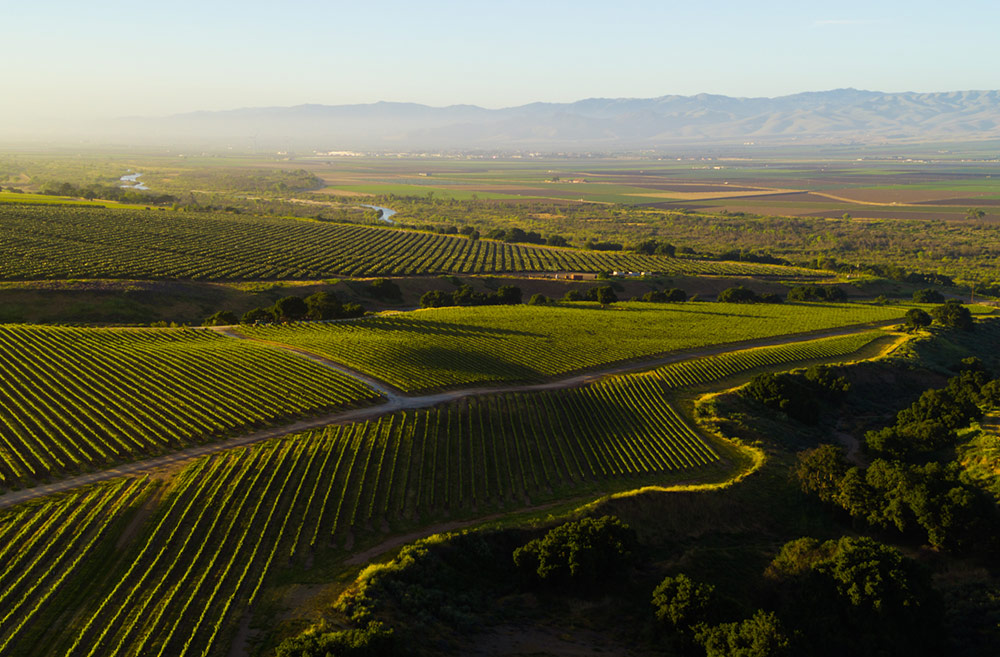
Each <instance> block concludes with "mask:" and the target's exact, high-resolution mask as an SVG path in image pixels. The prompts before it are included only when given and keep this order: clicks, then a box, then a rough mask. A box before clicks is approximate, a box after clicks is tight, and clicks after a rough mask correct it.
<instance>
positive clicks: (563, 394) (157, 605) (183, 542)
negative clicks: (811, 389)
mask: <svg viewBox="0 0 1000 657" xmlns="http://www.w3.org/2000/svg"><path fill="white" fill-rule="evenodd" d="M877 335H878V332H869V333H863V334H861V335H852V336H844V337H838V338H828V339H819V340H813V341H809V342H806V343H802V344H796V345H787V346H783V347H775V348H767V349H751V350H744V351H741V352H736V353H733V354H728V355H726V356H715V357H706V358H703V359H698V360H696V361H691V362H690V363H685V364H686V365H688V366H689V367H688V368H687V369H685V370H684V372H685V374H684V377H683V378H684V380H683V381H681V380H680V378H679V377H678V376H676V375H669V374H668V372H678V371H680V370H678V367H679V365H672V366H667V367H664V368H660V369H658V370H654V371H651V372H648V373H643V374H636V375H627V376H619V377H613V378H609V379H604V380H601V381H599V382H596V383H594V384H591V385H588V386H585V387H582V388H574V389H567V390H558V391H548V392H539V393H507V394H503V395H496V396H489V397H473V398H470V399H467V400H461V401H457V402H452V403H450V404H446V405H442V406H437V407H434V408H431V409H427V410H418V411H403V412H397V413H393V414H387V415H384V416H382V417H380V418H378V419H376V420H372V421H368V422H363V423H355V424H350V425H344V426H333V427H329V428H327V429H325V430H323V431H317V432H311V433H307V434H300V435H297V436H292V437H288V438H284V439H278V440H271V441H268V442H264V443H260V444H257V445H255V446H252V447H246V448H239V449H234V450H228V451H225V452H220V453H217V454H214V455H212V456H208V457H203V458H201V459H199V460H197V461H195V462H193V463H192V464H190V465H189V466H187V467H186V468H185V469H183V470H182V471H180V472H179V473H177V474H176V475H174V476H173V478H172V479H171V480H170V483H167V484H160V485H161V486H163V488H160V489H157V488H156V486H154V485H153V484H152V483H150V482H149V481H148V480H147V479H145V478H137V479H129V480H118V481H114V482H108V483H105V484H100V485H97V486H93V487H91V488H88V489H83V490H79V491H76V492H73V493H70V494H68V495H65V496H62V497H53V498H48V499H46V500H44V501H41V502H40V503H36V504H34V505H30V506H27V505H24V506H20V507H15V508H12V509H10V510H7V511H5V512H3V513H2V514H0V539H3V540H2V541H0V543H2V545H0V600H2V601H3V602H5V603H6V604H5V606H3V607H2V608H3V609H4V612H3V613H4V617H3V619H2V620H3V622H2V623H0V653H2V654H5V655H7V654H9V655H13V656H15V657H28V656H34V655H51V654H60V655H69V656H72V657H91V656H96V655H171V656H173V655H195V654H197V655H225V654H227V653H228V651H229V644H230V642H231V639H232V636H233V633H234V631H235V630H236V626H237V625H238V622H239V619H240V618H241V617H242V616H243V614H245V613H247V612H248V609H249V608H250V607H251V605H253V603H254V602H255V601H256V600H258V599H260V597H261V596H262V595H264V596H266V594H267V590H268V585H269V582H272V581H273V576H274V575H276V574H277V573H278V572H280V571H282V570H285V569H288V568H293V569H297V570H302V569H305V568H308V566H309V565H310V564H312V563H313V562H314V560H316V559H317V558H320V557H322V556H323V555H325V554H330V555H331V556H335V555H338V554H339V555H342V554H343V553H344V552H343V551H344V550H345V549H347V548H348V547H349V546H350V545H352V544H354V542H355V541H357V540H359V539H363V538H365V537H373V536H378V535H380V534H381V533H382V532H384V531H386V530H387V529H388V530H404V529H406V528H411V527H415V526H424V525H427V524H428V523H433V522H436V521H438V520H440V519H444V518H451V519H455V518H464V517H475V516H478V515H483V514H484V513H487V512H490V511H496V510H506V511H514V510H517V509H519V508H525V507H527V506H530V505H533V504H538V503H542V502H546V501H549V500H559V499H566V498H570V497H575V496H579V495H581V494H583V493H588V492H593V491H595V490H600V491H608V490H616V489H619V490H620V489H627V488H630V487H634V486H636V485H642V484H646V483H654V482H663V483H668V482H669V481H671V480H676V479H675V477H688V476H691V475H695V474H696V473H699V472H700V473H707V472H709V470H707V469H708V468H715V467H717V466H718V463H719V455H718V454H717V452H716V450H715V449H714V448H713V447H712V446H710V445H709V444H708V443H706V442H705V441H704V440H703V439H702V438H701V436H699V434H698V433H696V432H695V431H694V430H693V429H692V428H690V427H689V425H688V424H687V422H686V421H685V420H684V419H683V417H682V416H681V415H679V414H678V413H677V411H675V410H674V408H673V405H672V402H671V398H670V396H669V395H670V388H675V387H682V386H684V385H695V384H699V383H703V382H707V381H712V380H717V379H718V378H720V377H723V376H729V375H732V374H736V373H739V372H741V371H748V370H750V369H754V368H759V367H762V366H763V367H767V366H771V367H774V366H780V365H784V364H788V363H790V362H795V361H801V360H811V359H814V358H831V357H832V358H836V357H845V356H848V355H849V354H851V353H854V352H855V351H857V350H858V349H861V348H862V347H863V346H865V345H866V344H868V343H869V342H870V341H871V340H873V339H875V338H876V337H877ZM233 342H234V343H235V341H233ZM237 344H242V343H237ZM153 491H158V492H157V493H156V494H152V495H151V493H153ZM140 509H141V510H142V515H137V513H138V512H139V511H140ZM126 525H129V526H130V527H131V530H130V531H127V532H125V531H124V527H125V526H126ZM123 532H124V533H123ZM14 545H17V546H18V548H20V547H22V546H25V547H26V549H15V548H13V547H12V546H14ZM269 576H272V577H271V578H270V579H269Z"/></svg>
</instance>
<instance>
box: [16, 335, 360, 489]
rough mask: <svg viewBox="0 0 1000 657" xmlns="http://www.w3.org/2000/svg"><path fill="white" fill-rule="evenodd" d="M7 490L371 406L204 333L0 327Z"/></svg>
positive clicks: (329, 374) (317, 370)
mask: <svg viewBox="0 0 1000 657" xmlns="http://www.w3.org/2000/svg"><path fill="white" fill-rule="evenodd" d="M0 363H2V365H3V369H4V376H3V377H2V379H0V489H3V488H11V487H15V486H21V485H25V484H28V483H30V482H33V481H38V480H40V479H46V478H49V477H51V476H54V475H62V474H67V473H75V472H79V471H82V470H89V469H93V468H103V467H108V466H110V465H112V464H115V463H120V462H122V461H126V460H133V459H136V458H139V457H141V456H146V455H150V454H158V453H161V452H164V451H168V450H172V449H177V448H180V447H183V446H185V445H190V444H195V443H203V442H207V441H210V440H213V439H218V438H220V437H222V436H226V435H229V434H231V433H234V432H236V433H239V432H247V431H248V430H249V429H251V428H254V427H260V426H263V425H265V424H267V423H271V422H274V421H279V420H287V419H289V418H292V417H297V416H301V415H303V414H311V413H317V412H321V411H330V410H334V409H339V408H344V407H347V406H352V405H358V404H363V403H371V402H373V401H374V400H375V399H376V398H377V397H378V395H377V394H376V393H375V392H374V391H373V390H371V389H370V388H368V387H367V386H365V385H363V384H361V383H359V382H357V381H355V380H354V379H351V378H349V377H346V376H344V375H342V374H340V373H338V372H335V371H333V370H331V369H329V368H326V367H323V366H321V365H318V364H316V363H311V362H309V361H308V360H306V359H303V358H299V357H297V356H293V355H291V354H288V353H285V352H282V351H279V350H274V349H270V348H268V347H264V346H261V345H257V344H253V343H249V342H247V341H245V340H233V339H231V338H226V337H223V336H220V335H218V334H217V333H214V332H211V331H205V330H184V329H95V328H58V327H32V326H18V325H14V326H11V325H8V326H3V327H0Z"/></svg>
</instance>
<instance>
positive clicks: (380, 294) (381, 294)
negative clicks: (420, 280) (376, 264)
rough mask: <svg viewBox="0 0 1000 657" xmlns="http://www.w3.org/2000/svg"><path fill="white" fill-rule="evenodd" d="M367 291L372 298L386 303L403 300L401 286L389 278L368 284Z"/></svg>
mask: <svg viewBox="0 0 1000 657" xmlns="http://www.w3.org/2000/svg"><path fill="white" fill-rule="evenodd" d="M367 291H368V294H369V295H370V296H372V297H374V298H376V299H382V300H384V301H399V300H401V299H402V298H403V293H402V291H401V290H400V289H399V286H398V285H396V283H394V282H393V281H390V280H389V279H387V278H376V279H375V280H374V281H372V282H371V283H369V284H368V290H367Z"/></svg>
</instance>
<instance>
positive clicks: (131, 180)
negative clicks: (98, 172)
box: [118, 173, 149, 192]
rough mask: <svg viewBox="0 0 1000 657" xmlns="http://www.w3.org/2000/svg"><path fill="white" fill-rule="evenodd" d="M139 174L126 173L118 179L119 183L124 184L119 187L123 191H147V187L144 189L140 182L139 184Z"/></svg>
mask: <svg viewBox="0 0 1000 657" xmlns="http://www.w3.org/2000/svg"><path fill="white" fill-rule="evenodd" d="M141 175H142V174H141V173H126V174H125V175H124V176H122V177H121V178H119V179H118V180H119V181H120V182H123V183H125V184H124V185H119V187H123V188H125V189H138V190H139V191H143V192H144V191H148V190H149V187H146V186H145V185H143V184H142V183H141V182H139V176H141Z"/></svg>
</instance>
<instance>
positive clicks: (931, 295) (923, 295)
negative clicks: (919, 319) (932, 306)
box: [913, 287, 944, 303]
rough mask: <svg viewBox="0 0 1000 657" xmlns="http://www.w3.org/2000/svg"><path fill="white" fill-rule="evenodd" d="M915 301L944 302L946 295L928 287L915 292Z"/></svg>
mask: <svg viewBox="0 0 1000 657" xmlns="http://www.w3.org/2000/svg"><path fill="white" fill-rule="evenodd" d="M913 301H914V302H916V303H944V295H943V294H941V293H940V292H938V291H937V290H935V289H934V288H932V287H928V288H924V289H923V290H917V291H916V292H914V293H913Z"/></svg>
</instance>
